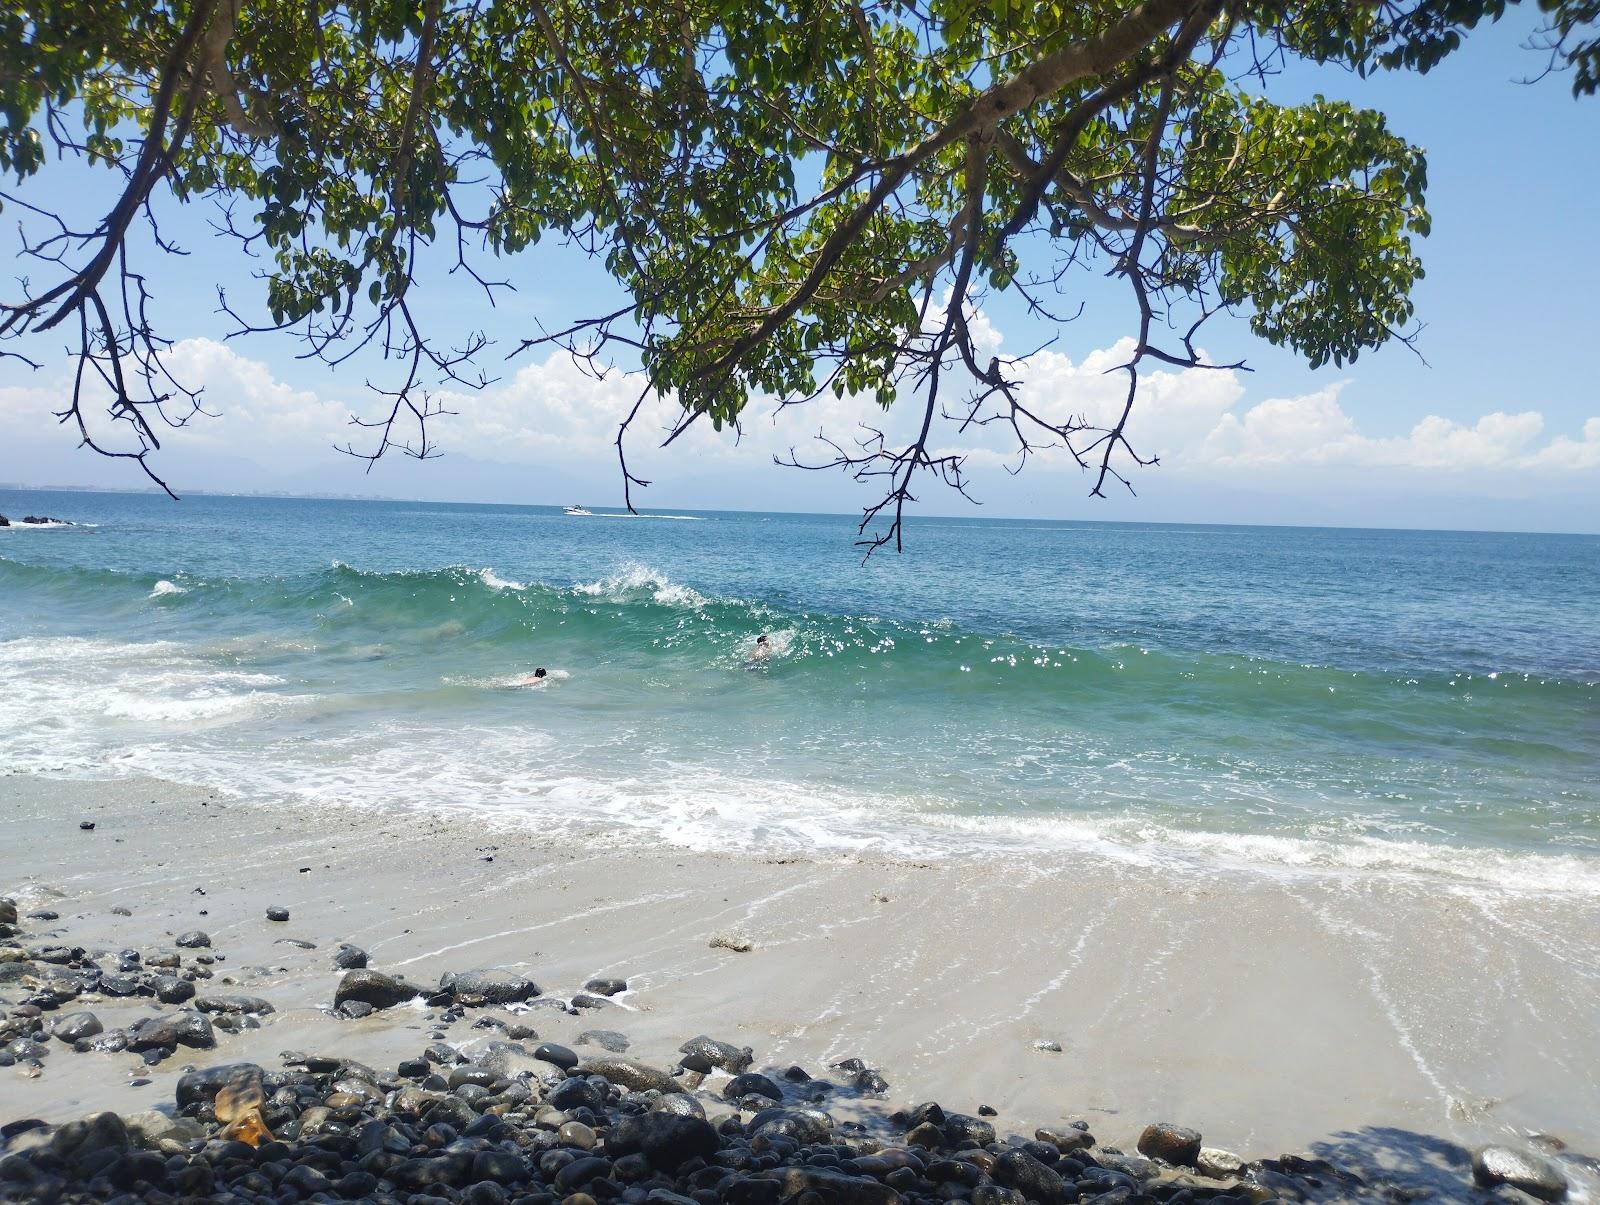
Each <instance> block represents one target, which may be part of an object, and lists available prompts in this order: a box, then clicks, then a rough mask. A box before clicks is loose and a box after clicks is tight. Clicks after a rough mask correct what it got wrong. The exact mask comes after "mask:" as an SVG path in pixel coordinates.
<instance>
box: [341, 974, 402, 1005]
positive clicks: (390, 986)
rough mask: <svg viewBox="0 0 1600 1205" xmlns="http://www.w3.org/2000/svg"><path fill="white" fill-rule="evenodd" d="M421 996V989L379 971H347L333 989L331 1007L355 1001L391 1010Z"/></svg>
mask: <svg viewBox="0 0 1600 1205" xmlns="http://www.w3.org/2000/svg"><path fill="white" fill-rule="evenodd" d="M421 994H422V989H421V988H419V987H416V986H414V985H412V984H410V983H407V982H406V981H405V980H403V979H396V978H395V977H394V976H392V975H385V974H383V973H382V972H380V971H367V970H359V971H348V972H346V973H345V976H344V978H342V979H340V980H339V986H338V987H337V988H335V989H334V993H333V1006H334V1008H339V1007H340V1006H341V1005H343V1004H344V1003H346V1002H347V1001H355V1002H357V1003H361V1004H366V1005H370V1006H371V1007H372V1008H393V1007H394V1006H395V1005H397V1004H404V1003H406V1001H408V1000H414V999H416V998H417V997H418V996H420V995H421Z"/></svg>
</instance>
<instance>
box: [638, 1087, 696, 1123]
mask: <svg viewBox="0 0 1600 1205" xmlns="http://www.w3.org/2000/svg"><path fill="white" fill-rule="evenodd" d="M650 1112H652V1113H677V1114H678V1115H679V1116H682V1117H698V1118H700V1119H701V1120H702V1121H703V1120H705V1115H706V1111H705V1108H704V1107H703V1106H702V1105H701V1104H700V1102H699V1101H697V1100H696V1099H695V1098H694V1097H693V1096H691V1095H689V1093H687V1092H671V1093H668V1094H667V1095H665V1096H657V1097H656V1098H655V1099H654V1100H653V1101H651V1102H650Z"/></svg>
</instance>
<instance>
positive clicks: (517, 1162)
mask: <svg viewBox="0 0 1600 1205" xmlns="http://www.w3.org/2000/svg"><path fill="white" fill-rule="evenodd" d="M472 1178H473V1179H474V1180H493V1181H494V1182H495V1183H496V1184H521V1183H522V1182H523V1181H524V1180H526V1179H527V1178H528V1167H527V1164H525V1163H523V1161H522V1160H521V1159H519V1158H517V1157H516V1156H515V1155H511V1154H507V1153H506V1152H505V1151H479V1152H478V1153H477V1154H476V1155H475V1156H473V1159H472Z"/></svg>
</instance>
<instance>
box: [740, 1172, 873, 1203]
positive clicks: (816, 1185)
mask: <svg viewBox="0 0 1600 1205" xmlns="http://www.w3.org/2000/svg"><path fill="white" fill-rule="evenodd" d="M763 1174H764V1175H765V1176H767V1177H770V1178H771V1179H774V1180H776V1181H777V1182H778V1183H779V1184H781V1185H782V1186H783V1196H784V1197H785V1198H789V1197H798V1196H800V1195H801V1194H802V1193H815V1194H816V1195H817V1197H819V1198H820V1199H821V1200H822V1201H823V1202H824V1205H900V1200H901V1197H900V1194H899V1193H898V1192H896V1191H895V1190H894V1189H893V1188H891V1187H889V1185H887V1184H881V1183H879V1182H878V1181H877V1180H873V1179H870V1178H869V1177H867V1176H847V1175H845V1174H844V1173H843V1172H836V1171H832V1170H830V1169H827V1168H820V1167H783V1168H778V1169H776V1170H775V1171H770V1172H765V1173H763Z"/></svg>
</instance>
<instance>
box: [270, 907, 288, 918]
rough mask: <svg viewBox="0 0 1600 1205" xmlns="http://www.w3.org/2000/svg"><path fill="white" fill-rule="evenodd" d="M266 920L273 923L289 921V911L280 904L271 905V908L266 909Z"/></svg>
mask: <svg viewBox="0 0 1600 1205" xmlns="http://www.w3.org/2000/svg"><path fill="white" fill-rule="evenodd" d="M267 919H268V920H275V921H286V920H288V919H289V910H288V909H287V908H285V907H283V905H281V904H274V905H272V907H270V908H268V909H267Z"/></svg>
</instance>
